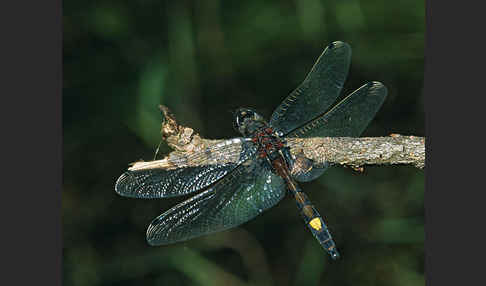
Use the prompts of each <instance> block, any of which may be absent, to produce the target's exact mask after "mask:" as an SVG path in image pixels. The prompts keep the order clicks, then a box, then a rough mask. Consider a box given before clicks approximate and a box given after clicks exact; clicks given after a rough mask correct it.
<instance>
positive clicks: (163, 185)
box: [115, 138, 257, 199]
mask: <svg viewBox="0 0 486 286" xmlns="http://www.w3.org/2000/svg"><path fill="white" fill-rule="evenodd" d="M256 148H257V147H256V146H255V145H254V144H253V143H251V142H248V141H247V140H245V139H244V138H235V139H230V140H225V141H223V142H222V143H219V144H215V145H212V146H209V147H207V148H206V149H205V150H203V151H201V152H197V153H191V154H190V155H184V154H183V155H180V156H174V157H171V158H169V159H168V163H169V165H170V166H165V167H157V166H156V164H155V162H156V161H154V163H153V165H154V167H153V168H144V169H141V170H129V171H127V172H125V173H124V174H122V175H121V176H120V177H119V178H118V180H117V182H116V184H115V191H116V192H117V193H118V194H119V195H122V196H125V197H132V198H146V199H151V198H167V197H174V196H180V195H185V194H189V193H192V192H195V191H198V190H201V189H203V188H205V187H207V186H209V185H211V184H212V183H214V182H216V181H217V180H219V179H220V178H222V177H223V176H224V175H226V174H228V173H229V172H231V171H232V170H233V169H235V168H236V167H237V166H239V165H240V164H241V163H243V162H245V161H246V160H248V158H250V157H251V156H252V155H254V154H255V152H256ZM221 154H224V156H225V158H222V157H221ZM230 157H234V161H235V162H234V163H227V161H228V158H230ZM203 162H207V163H208V164H207V165H202V166H201V165H200V166H194V167H182V166H187V165H191V164H195V163H203ZM218 162H221V164H217V163H218ZM147 163H148V166H150V164H151V163H152V162H147ZM210 163H211V164H210Z"/></svg>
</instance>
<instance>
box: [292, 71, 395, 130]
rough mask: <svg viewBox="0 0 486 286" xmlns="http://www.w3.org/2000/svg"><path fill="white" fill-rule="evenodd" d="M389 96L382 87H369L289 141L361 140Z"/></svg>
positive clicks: (337, 106)
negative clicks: (322, 138) (307, 139)
mask: <svg viewBox="0 0 486 286" xmlns="http://www.w3.org/2000/svg"><path fill="white" fill-rule="evenodd" d="M386 94H387V89H386V87H385V86H384V85H383V84H382V83H380V82H377V81H373V82H370V83H367V84H365V85H363V86H362V87H360V88H359V89H357V90H356V91H354V92H353V93H351V94H350V95H348V96H347V97H346V98H344V99H343V100H342V101H341V102H339V103H338V104H337V105H336V106H334V107H333V108H332V109H331V110H329V111H328V112H326V113H324V114H323V115H321V116H319V117H317V118H316V119H314V120H312V121H311V122H309V123H307V124H305V125H304V126H302V127H301V128H299V129H297V130H295V131H293V132H292V133H290V134H288V137H301V138H308V137H359V136H360V135H361V133H362V132H363V131H364V129H365V128H366V126H368V124H369V123H370V121H371V120H372V119H373V117H374V116H375V114H376V112H377V111H378V109H380V107H381V105H382V104H383V101H384V100H385V97H386Z"/></svg>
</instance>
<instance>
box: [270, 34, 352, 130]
mask: <svg viewBox="0 0 486 286" xmlns="http://www.w3.org/2000/svg"><path fill="white" fill-rule="evenodd" d="M350 61H351V47H350V46H349V45H348V44H346V43H343V42H333V43H331V44H330V45H329V46H328V47H327V48H326V49H325V50H324V52H322V54H321V56H320V57H319V58H318V59H317V62H316V63H315V64H314V66H313V67H312V69H311V71H310V72H309V74H308V75H307V77H306V78H305V80H304V81H303V82H302V83H301V84H300V86H299V87H297V89H296V90H294V91H293V92H292V93H291V94H290V95H289V96H288V97H287V98H286V99H285V100H284V101H283V102H282V103H281V104H280V106H278V107H277V109H276V110H275V111H274V112H273V114H272V117H271V119H270V125H272V126H273V127H274V128H275V129H277V130H280V131H282V132H283V134H287V133H290V132H292V131H293V130H294V129H296V128H299V127H300V126H302V125H303V124H305V123H307V122H308V121H310V120H312V119H314V118H315V117H317V116H319V115H320V114H322V113H323V112H325V111H327V110H328V109H329V107H330V106H331V105H332V104H333V103H334V102H335V101H336V99H337V98H338V96H339V93H340V91H341V88H342V87H343V85H344V82H345V80H346V77H347V75H348V70H349V65H350Z"/></svg>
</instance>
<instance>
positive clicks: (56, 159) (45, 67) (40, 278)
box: [0, 0, 62, 285]
mask: <svg viewBox="0 0 486 286" xmlns="http://www.w3.org/2000/svg"><path fill="white" fill-rule="evenodd" d="M61 4H62V3H61V1H59V0H57V1H30V2H28V3H25V1H4V2H2V5H1V8H0V19H1V20H0V22H1V25H0V27H1V28H0V30H1V31H2V33H1V34H2V40H1V45H0V51H1V61H0V63H1V64H0V69H1V70H2V77H1V85H0V86H1V87H0V89H1V94H2V95H3V101H2V105H1V106H2V107H3V108H2V123H3V124H2V126H3V128H2V132H1V134H2V142H3V143H7V144H8V145H7V146H3V147H2V149H3V152H2V161H3V162H2V165H3V167H4V168H3V171H2V181H3V182H4V184H2V187H1V192H2V202H3V204H2V205H3V208H2V222H3V224H2V227H1V229H2V246H3V247H2V249H4V250H5V251H4V252H3V253H2V254H4V255H2V256H3V257H2V258H3V259H4V264H3V265H4V266H3V267H2V268H3V271H2V278H1V284H3V285H61V280H62V277H61V267H62V264H61V261H62V252H61V250H62V244H61V242H62V241H61V180H62V168H61V166H62V162H61V158H62V155H61V154H62V153H61V152H62V121H61V120H62V117H61V103H62V101H61V100H62V98H61V89H62V65H61V64H62V60H61V59H62V24H61V23H62V20H61V17H62V14H61V9H62V6H61ZM5 183H6V184H5ZM5 254H6V256H7V257H5Z"/></svg>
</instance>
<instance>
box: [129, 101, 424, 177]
mask: <svg viewBox="0 0 486 286" xmlns="http://www.w3.org/2000/svg"><path fill="white" fill-rule="evenodd" d="M159 108H160V111H161V112H162V115H163V116H164V119H165V120H164V122H163V123H162V129H161V133H162V139H163V140H165V141H166V142H167V144H168V145H169V146H170V147H171V148H172V149H174V150H175V151H173V152H171V153H170V154H168V155H167V156H166V157H165V158H164V159H162V160H157V161H151V162H136V163H134V164H133V166H132V167H131V168H130V169H131V170H137V169H144V168H153V167H159V168H175V167H184V166H182V165H177V166H175V165H174V162H183V163H184V164H185V166H196V165H208V164H221V163H228V162H234V161H236V160H238V156H230V157H229V158H228V156H225V154H211V158H208V159H207V160H204V158H201V157H198V158H197V160H193V161H191V160H174V158H181V157H185V158H187V157H188V154H194V153H197V152H204V150H205V149H206V148H208V147H209V146H213V145H214V144H218V143H221V142H223V141H225V140H210V139H203V138H201V136H199V134H197V133H196V132H194V130H193V129H192V128H189V127H184V126H181V125H178V124H177V121H176V120H175V117H174V116H173V115H172V113H171V112H170V111H169V109H168V108H167V107H166V106H163V105H160V106H159ZM286 141H287V144H288V146H289V147H290V151H291V153H292V154H293V155H295V154H299V153H303V154H304V156H305V157H307V158H309V159H312V160H314V161H316V162H318V163H324V162H329V163H332V164H339V165H343V166H348V167H351V168H353V169H355V170H362V166H364V165H395V164H401V165H403V164H405V165H412V166H415V167H417V168H420V169H423V168H424V167H425V138H424V137H417V136H403V135H399V134H391V135H390V136H386V137H361V138H350V137H323V138H320V137H315V138H286ZM213 151H214V150H213ZM226 151H227V150H226ZM216 152H217V150H216ZM231 153H232V154H239V150H235V151H234V152H231ZM214 158H221V159H217V160H215V159H214Z"/></svg>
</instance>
